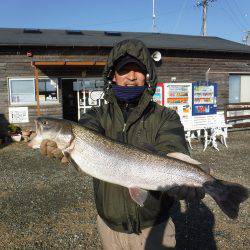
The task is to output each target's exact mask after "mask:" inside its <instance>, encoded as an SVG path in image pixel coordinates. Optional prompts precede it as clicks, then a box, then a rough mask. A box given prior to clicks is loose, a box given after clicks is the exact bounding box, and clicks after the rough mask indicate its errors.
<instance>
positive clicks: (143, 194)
mask: <svg viewBox="0 0 250 250" xmlns="http://www.w3.org/2000/svg"><path fill="white" fill-rule="evenodd" d="M129 194H130V197H131V198H132V200H134V201H135V202H136V203H137V204H138V205H140V206H141V207H143V205H144V202H145V200H146V199H147V197H148V191H147V190H144V189H141V188H138V187H131V188H129Z"/></svg>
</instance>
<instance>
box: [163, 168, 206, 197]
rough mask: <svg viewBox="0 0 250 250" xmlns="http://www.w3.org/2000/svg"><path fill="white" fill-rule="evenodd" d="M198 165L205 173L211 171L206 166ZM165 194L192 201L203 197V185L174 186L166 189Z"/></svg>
mask: <svg viewBox="0 0 250 250" xmlns="http://www.w3.org/2000/svg"><path fill="white" fill-rule="evenodd" d="M199 167H200V168H201V169H203V170H204V171H205V172H206V173H208V174H210V173H211V169H210V168H209V167H208V166H204V165H200V166H199ZM167 194H168V195H169V196H173V197H174V198H175V199H177V200H187V201H192V200H194V199H198V200H201V199H203V198H204V197H205V190H204V188H203V187H192V186H176V187H174V188H171V189H170V190H168V191H167Z"/></svg>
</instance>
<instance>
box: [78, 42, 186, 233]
mask: <svg viewBox="0 0 250 250" xmlns="http://www.w3.org/2000/svg"><path fill="white" fill-rule="evenodd" d="M126 53H127V54H129V55H132V56H134V57H136V58H137V59H139V60H140V61H141V62H142V63H143V64H144V65H145V66H146V69H147V75H146V84H147V89H146V90H145V91H144V92H143V94H142V96H141V97H140V99H139V101H138V103H137V105H136V106H135V107H133V108H132V109H131V112H129V115H128V117H127V118H126V119H125V118H124V115H123V110H122V109H123V108H122V107H121V105H119V104H118V102H117V100H116V98H115V96H114V93H113V91H112V84H114V83H112V77H113V74H114V66H113V64H114V62H115V61H116V60H117V59H118V58H119V57H121V56H123V55H125V54H126ZM103 77H104V83H105V84H104V93H105V96H104V98H105V99H106V100H107V102H108V103H107V104H104V105H103V106H101V107H95V108H92V109H91V110H89V111H87V112H86V113H85V114H84V115H83V116H82V117H81V119H80V121H79V123H80V124H82V125H84V126H86V127H88V128H90V129H92V130H95V131H97V132H99V133H101V134H103V135H105V136H107V137H109V138H111V139H114V140H117V141H120V142H123V143H126V144H131V145H134V146H136V147H139V148H141V149H144V150H146V151H148V152H153V153H157V154H160V155H166V154H167V153H169V152H181V153H184V154H189V152H188V149H187V145H186V142H185V136H184V130H183V126H182V124H181V122H180V118H179V116H178V114H177V113H176V112H175V111H173V110H169V109H167V108H166V107H162V106H160V105H158V104H157V103H155V102H153V101H152V95H153V94H154V92H155V89H156V84H157V76H156V71H155V66H154V62H153V59H152V58H151V56H150V54H149V51H148V49H147V48H146V46H145V45H144V44H143V43H142V42H141V41H139V40H136V39H130V40H124V41H122V42H120V43H118V44H116V45H115V46H114V47H113V49H112V50H111V52H110V55H109V57H108V61H107V64H106V66H105V68H104V72H103ZM117 168H119V166H117ZM94 195H95V202H96V208H97V212H98V214H99V216H100V217H101V218H102V219H103V220H104V221H105V223H106V224H107V225H108V226H109V227H110V228H112V229H113V230H116V231H120V232H125V233H136V234H139V233H140V232H141V229H143V228H146V227H151V226H153V225H157V224H159V223H161V222H164V221H165V220H167V218H168V217H169V213H168V211H169V208H170V207H171V205H172V203H173V199H172V198H171V197H169V196H168V195H167V194H166V193H163V192H159V191H149V195H148V198H147V199H146V201H145V203H144V206H143V207H140V206H139V205H138V204H136V203H135V202H134V201H133V200H132V199H131V197H130V195H129V191H128V189H127V188H125V187H122V186H119V185H115V184H111V183H107V182H104V181H101V180H98V179H94Z"/></svg>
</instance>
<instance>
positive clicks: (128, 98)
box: [112, 85, 146, 103]
mask: <svg viewBox="0 0 250 250" xmlns="http://www.w3.org/2000/svg"><path fill="white" fill-rule="evenodd" d="M112 89H113V91H114V94H115V96H116V98H117V99H118V100H120V101H123V102H127V103H129V102H133V101H134V100H135V99H137V98H138V97H140V96H141V95H142V93H143V91H144V90H145V89H146V85H144V86H129V87H127V86H119V85H113V86H112Z"/></svg>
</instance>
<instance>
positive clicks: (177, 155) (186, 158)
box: [167, 152, 201, 165]
mask: <svg viewBox="0 0 250 250" xmlns="http://www.w3.org/2000/svg"><path fill="white" fill-rule="evenodd" d="M167 156H168V157H172V158H175V159H178V160H181V161H185V162H188V163H191V164H194V165H201V163H200V162H198V161H196V160H194V159H192V158H191V157H190V156H188V155H185V154H183V153H179V152H171V153H168V154H167Z"/></svg>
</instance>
